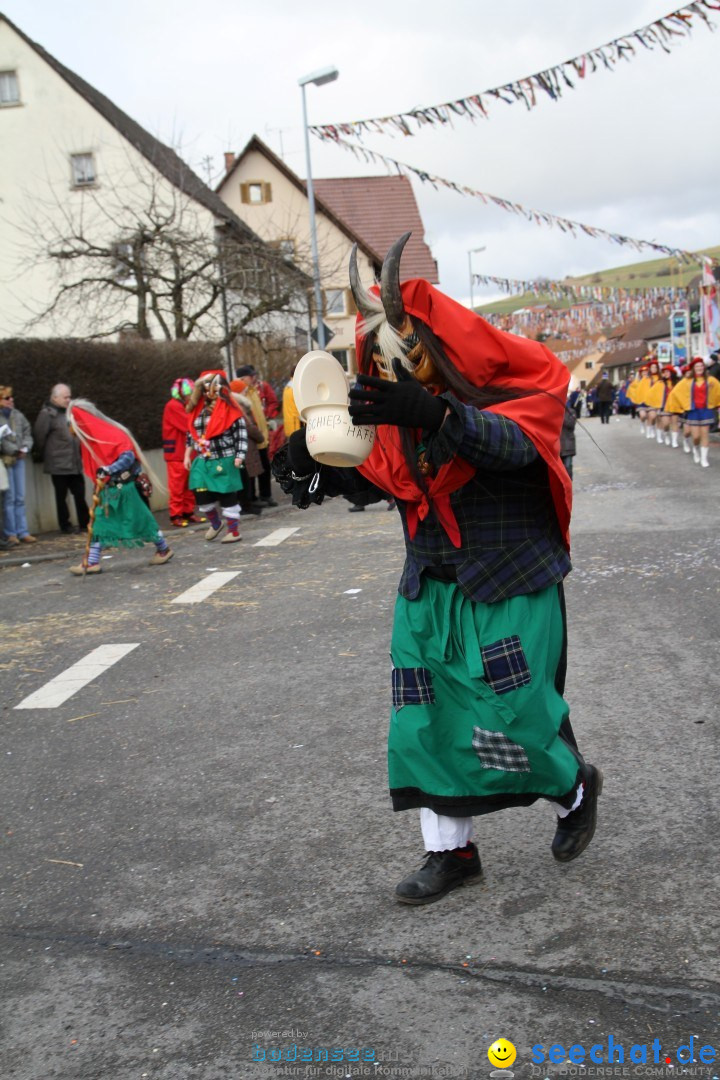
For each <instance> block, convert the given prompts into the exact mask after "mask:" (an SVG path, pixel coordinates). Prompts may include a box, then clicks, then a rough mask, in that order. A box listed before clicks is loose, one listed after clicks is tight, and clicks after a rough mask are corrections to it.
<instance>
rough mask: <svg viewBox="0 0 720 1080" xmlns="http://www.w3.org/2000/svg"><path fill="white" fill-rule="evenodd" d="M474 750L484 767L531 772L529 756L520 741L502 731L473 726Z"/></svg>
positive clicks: (504, 770) (505, 770)
mask: <svg viewBox="0 0 720 1080" xmlns="http://www.w3.org/2000/svg"><path fill="white" fill-rule="evenodd" d="M472 744H473V750H474V751H475V753H476V754H477V756H478V757H479V759H480V764H481V765H482V767H483V769H500V770H502V772H530V771H531V770H530V762H529V761H528V756H527V754H526V753H525V751H524V750H523V748H522V746H520V745H519V744H518V743H515V742H513V741H512V739H508V737H507V735H503V733H502V732H501V731H486V730H485V729H484V728H479V727H476V728H473V739H472Z"/></svg>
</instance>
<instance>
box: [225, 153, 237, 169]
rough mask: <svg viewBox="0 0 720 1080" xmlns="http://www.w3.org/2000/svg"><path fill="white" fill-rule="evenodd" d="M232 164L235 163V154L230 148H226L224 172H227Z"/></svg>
mask: <svg viewBox="0 0 720 1080" xmlns="http://www.w3.org/2000/svg"><path fill="white" fill-rule="evenodd" d="M234 164H235V155H234V154H233V152H232V150H226V151H225V172H226V173H229V172H230V170H231V169H232V167H233V165H234Z"/></svg>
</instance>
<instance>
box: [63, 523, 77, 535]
mask: <svg viewBox="0 0 720 1080" xmlns="http://www.w3.org/2000/svg"><path fill="white" fill-rule="evenodd" d="M60 532H61V533H65V535H66V536H69V535H70V534H71V533H74V532H75V527H74V526H73V525H63V527H62V528H61V530H60Z"/></svg>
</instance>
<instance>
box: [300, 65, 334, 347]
mask: <svg viewBox="0 0 720 1080" xmlns="http://www.w3.org/2000/svg"><path fill="white" fill-rule="evenodd" d="M339 74H340V72H339V71H338V69H337V68H334V67H326V68H320V70H319V71H312V72H311V73H310V74H309V75H303V77H302V78H301V79H298V85H299V86H300V87H302V107H303V130H304V132H305V167H306V171H307V193H308V204H309V206H310V244H311V247H312V264H313V285H314V288H315V308H316V310H317V321H318V345H319V346H320V348H321V349H324V348H325V324H324V322H323V305H322V292H321V290H320V262H319V260H318V248H317V227H316V225H315V195H314V193H313V185H312V171H311V169H310V132H309V129H308V122H307V104H306V102H305V87H306V86H307V84H308V83H312V84H313V86H324V85H325V83H329V82H334V81H335V79H337V77H338V75H339Z"/></svg>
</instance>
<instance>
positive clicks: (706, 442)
mask: <svg viewBox="0 0 720 1080" xmlns="http://www.w3.org/2000/svg"><path fill="white" fill-rule="evenodd" d="M626 394H627V397H628V398H629V399H630V401H631V402H632V403H633V405H634V406H635V408H636V410H637V414H638V417H639V419H640V433H641V435H644V436H645V437H646V438H648V439H656V440H657V442H658V443H659V444H660V445H661V446H662V445H665V446H671V447H677V446H679V444H680V443H679V436H680V432H681V430H682V436H683V450H684V451H685V453H686V454H689V453H692V455H693V461H694V462H696V463H697V464H698V465H700V466H702V468H707V467H708V466H709V464H710V462H709V461H708V454H709V448H710V428H711V427H712V426H713V424H714V423H715V420H716V411H715V410H716V409H717V408H718V407H719V406H720V381H718V379H716V378H715V377H714V376H713V375H708V374H707V372H706V370H705V362H704V361H703V360H702V358H701V357H699V356H695V357H693V359H692V361H691V362H690V363H689V364H688V365H687V366H686V367H684V368H683V370H682V376H681V377H680V378H678V376H677V373H676V370H675V368H674V367H672V366H671V365H666V366H664V367H661V366H660V364H659V363H658V361H657V359H656V358H654V357H651V358H650V359H649V360H648V361H647V362H646V363H644V364H641V366H640V367H639V368H638V371H637V373H636V375H635V379H634V381H633V382H631V383H630V385H629V386H628V388H627V391H626Z"/></svg>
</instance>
